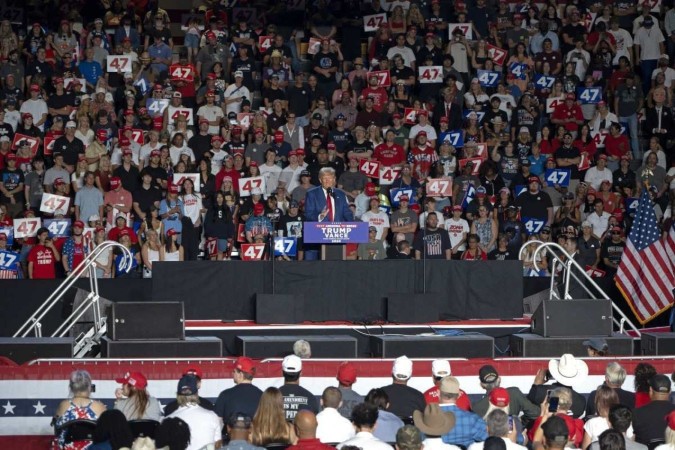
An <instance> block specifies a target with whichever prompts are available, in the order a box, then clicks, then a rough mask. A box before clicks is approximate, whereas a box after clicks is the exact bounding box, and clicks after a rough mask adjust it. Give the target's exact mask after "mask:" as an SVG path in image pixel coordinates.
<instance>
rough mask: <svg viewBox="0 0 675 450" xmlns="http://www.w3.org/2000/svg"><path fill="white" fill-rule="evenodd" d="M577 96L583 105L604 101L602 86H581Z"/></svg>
mask: <svg viewBox="0 0 675 450" xmlns="http://www.w3.org/2000/svg"><path fill="white" fill-rule="evenodd" d="M577 98H578V99H579V101H580V102H581V104H582V105H595V104H598V103H600V101H602V88H600V87H590V88H589V87H579V88H577Z"/></svg>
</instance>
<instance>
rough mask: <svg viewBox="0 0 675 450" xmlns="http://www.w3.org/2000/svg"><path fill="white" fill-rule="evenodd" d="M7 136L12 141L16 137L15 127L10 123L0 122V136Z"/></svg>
mask: <svg viewBox="0 0 675 450" xmlns="http://www.w3.org/2000/svg"><path fill="white" fill-rule="evenodd" d="M2 136H7V137H8V138H9V140H10V141H11V140H12V139H14V129H13V128H12V126H11V125H10V124H8V123H3V124H0V137H2Z"/></svg>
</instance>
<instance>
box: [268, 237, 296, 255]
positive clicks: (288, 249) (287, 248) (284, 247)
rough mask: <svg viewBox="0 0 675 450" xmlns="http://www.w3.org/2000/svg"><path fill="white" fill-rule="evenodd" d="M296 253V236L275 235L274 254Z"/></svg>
mask: <svg viewBox="0 0 675 450" xmlns="http://www.w3.org/2000/svg"><path fill="white" fill-rule="evenodd" d="M297 254H298V238H294V237H275V238H274V256H295V255H297Z"/></svg>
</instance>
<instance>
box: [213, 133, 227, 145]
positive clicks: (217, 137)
mask: <svg viewBox="0 0 675 450" xmlns="http://www.w3.org/2000/svg"><path fill="white" fill-rule="evenodd" d="M223 141H224V139H223V138H222V137H220V136H219V135H215V136H213V137H212V138H211V143H212V144H213V143H214V142H223Z"/></svg>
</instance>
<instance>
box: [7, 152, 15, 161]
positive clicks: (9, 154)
mask: <svg viewBox="0 0 675 450" xmlns="http://www.w3.org/2000/svg"><path fill="white" fill-rule="evenodd" d="M5 159H6V160H7V161H14V160H16V154H14V153H7V156H5Z"/></svg>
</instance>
